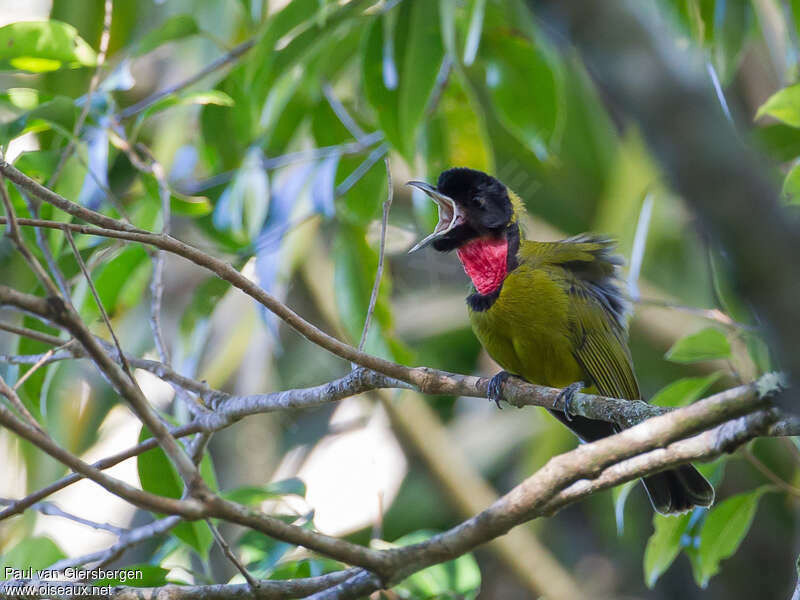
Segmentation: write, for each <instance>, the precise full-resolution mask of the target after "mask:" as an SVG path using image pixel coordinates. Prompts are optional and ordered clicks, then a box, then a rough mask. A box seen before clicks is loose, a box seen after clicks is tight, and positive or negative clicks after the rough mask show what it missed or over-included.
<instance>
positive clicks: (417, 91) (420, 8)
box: [398, 1, 444, 164]
mask: <svg viewBox="0 0 800 600" xmlns="http://www.w3.org/2000/svg"><path fill="white" fill-rule="evenodd" d="M443 58H444V47H443V46H442V36H441V34H440V33H439V3H438V2H434V1H429V2H428V1H426V2H413V3H411V15H410V22H409V30H408V39H407V41H406V49H405V55H404V56H403V63H402V69H403V70H402V73H401V75H400V81H399V98H398V99H399V102H400V105H399V118H400V131H401V134H402V135H404V138H405V139H404V140H403V145H402V147H403V148H405V149H406V156H407V157H411V158H412V159H413V155H414V149H415V143H416V140H417V132H418V131H419V126H420V124H421V123H422V118H423V116H424V115H425V110H426V109H427V107H428V102H429V99H430V97H431V94H432V93H433V90H434V88H435V86H436V77H437V75H438V74H439V70H440V68H441V65H442V59H443ZM409 164H411V162H410V161H409Z"/></svg>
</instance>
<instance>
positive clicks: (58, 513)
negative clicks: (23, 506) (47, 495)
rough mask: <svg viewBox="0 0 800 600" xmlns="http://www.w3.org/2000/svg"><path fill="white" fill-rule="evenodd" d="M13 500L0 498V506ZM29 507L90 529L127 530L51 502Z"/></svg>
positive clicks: (123, 532)
mask: <svg viewBox="0 0 800 600" xmlns="http://www.w3.org/2000/svg"><path fill="white" fill-rule="evenodd" d="M14 502H16V501H15V500H11V499H9V498H0V506H8V505H11V504H14ZM31 508H32V509H33V510H35V511H37V512H40V513H42V514H43V515H48V516H53V517H63V518H65V519H69V520H70V521H75V522H76V523H80V524H81V525H86V526H87V527H91V528H92V529H99V530H102V531H108V532H109V533H113V534H114V535H124V534H125V533H127V531H128V530H127V529H123V528H121V527H117V526H116V525H111V524H110V523H98V522H97V521H90V520H88V519H84V518H83V517H79V516H78V515H74V514H72V513H69V512H67V511H65V510H62V509H60V508H59V507H58V506H56V505H55V504H53V503H52V502H37V503H36V504H33V505H32V506H31Z"/></svg>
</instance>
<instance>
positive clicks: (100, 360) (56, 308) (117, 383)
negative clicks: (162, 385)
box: [0, 286, 205, 512]
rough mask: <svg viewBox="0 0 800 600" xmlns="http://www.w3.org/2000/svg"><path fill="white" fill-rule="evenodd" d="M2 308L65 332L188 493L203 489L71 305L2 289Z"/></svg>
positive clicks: (186, 459)
mask: <svg viewBox="0 0 800 600" xmlns="http://www.w3.org/2000/svg"><path fill="white" fill-rule="evenodd" d="M3 304H8V305H12V306H17V307H18V308H21V309H24V310H27V311H29V312H31V313H34V314H38V315H41V316H43V317H46V318H49V319H51V320H53V321H55V322H57V323H59V324H60V325H61V326H63V327H64V328H65V329H67V330H68V331H69V332H70V333H71V334H72V335H73V336H74V337H75V339H76V340H77V341H78V342H80V344H81V345H82V346H83V347H84V349H85V350H86V352H87V354H88V356H90V357H91V358H92V360H93V362H94V363H95V364H96V365H97V368H98V369H99V370H100V371H101V372H102V373H103V374H104V375H105V376H106V377H107V378H108V379H109V381H110V382H111V384H112V385H113V386H114V388H115V389H116V390H117V392H118V393H119V394H120V395H121V396H122V397H123V398H125V399H126V400H127V401H128V403H129V404H130V405H131V407H132V408H133V410H134V411H135V412H136V414H137V416H138V417H139V418H140V419H141V421H142V422H143V423H144V424H145V425H146V426H147V428H148V429H149V430H150V431H151V432H152V433H153V436H154V437H156V438H157V439H158V441H159V445H161V447H162V448H163V449H164V452H165V453H166V454H167V456H168V457H169V458H170V459H171V460H172V461H173V463H174V464H175V467H176V468H177V470H178V473H179V474H180V475H181V477H182V479H183V480H184V482H185V483H186V485H187V487H189V488H190V489H191V488H192V487H197V488H200V489H202V488H204V487H205V483H204V482H203V479H202V477H201V476H200V474H199V473H198V472H197V469H196V468H195V466H194V465H193V464H192V462H191V461H190V460H189V457H188V456H187V455H186V453H185V452H184V451H183V448H182V447H181V446H180V445H179V444H178V442H177V441H175V438H173V437H172V435H171V434H170V433H169V430H168V429H167V427H166V426H165V425H164V423H162V422H161V419H160V418H159V417H158V415H157V414H156V412H155V411H154V410H153V408H152V407H151V406H150V404H149V403H148V401H147V399H146V398H145V397H144V394H143V393H142V390H141V389H139V386H138V384H137V383H136V381H135V379H133V377H129V376H128V375H126V373H125V372H124V371H123V370H122V369H120V367H119V366H118V365H117V364H116V363H115V362H114V360H113V359H112V358H111V357H110V356H109V355H108V353H107V352H106V350H105V348H104V347H103V346H102V345H101V344H100V343H99V342H98V341H97V339H95V337H94V335H92V333H91V332H90V331H89V330H88V328H87V327H86V326H85V325H84V323H83V321H81V318H80V316H79V315H78V314H77V313H76V312H75V309H74V308H73V307H72V306H71V305H69V304H66V303H65V302H64V301H63V300H62V299H61V298H60V297H58V296H52V297H50V298H47V299H44V298H38V297H36V296H30V295H27V294H21V293H19V292H17V291H15V290H13V289H11V288H8V287H6V286H0V305H3ZM40 447H41V446H40ZM73 458H74V457H73ZM59 460H61V458H59ZM86 466H88V465H86ZM76 470H79V469H76ZM84 474H85V473H84ZM161 512H169V511H161Z"/></svg>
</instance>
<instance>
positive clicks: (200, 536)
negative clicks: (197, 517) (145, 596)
mask: <svg viewBox="0 0 800 600" xmlns="http://www.w3.org/2000/svg"><path fill="white" fill-rule="evenodd" d="M150 437H152V436H151V434H150V432H149V431H148V430H147V429H146V428H145V427H142V430H141V433H140V434H139V441H140V442H143V441H144V440H146V439H148V438H150ZM136 467H137V470H138V472H139V482H140V483H141V485H142V489H143V490H145V491H148V492H150V493H152V494H157V495H159V496H164V497H166V498H180V497H181V494H182V492H183V482H182V481H181V478H180V476H179V475H178V472H177V471H176V470H175V467H174V466H173V465H172V462H170V460H169V459H168V458H167V455H166V454H164V451H163V450H162V449H161V448H153V449H152V450H148V451H147V452H144V453H142V454H140V455H139V457H138V458H137V459H136ZM200 475H202V477H203V480H204V481H205V482H206V483H207V484H208V486H209V487H210V488H211V489H212V490H216V489H217V478H216V475H215V473H214V465H213V464H212V463H211V456H210V455H209V453H208V452H206V453H205V454H204V455H203V459H202V460H201V461H200ZM170 533H171V534H172V535H174V536H175V537H177V538H178V539H180V540H181V541H183V542H185V543H186V544H188V545H189V546H191V547H192V548H194V550H196V551H197V553H198V554H199V555H200V557H201V558H203V559H204V560H205V559H207V558H208V551H209V549H210V548H211V544H212V542H213V541H214V538H213V535H212V533H211V530H210V529H209V528H208V525H207V524H206V523H205V521H183V522H181V523H179V524H178V525H177V526H176V527H175V528H174V529H172V531H171V532H170Z"/></svg>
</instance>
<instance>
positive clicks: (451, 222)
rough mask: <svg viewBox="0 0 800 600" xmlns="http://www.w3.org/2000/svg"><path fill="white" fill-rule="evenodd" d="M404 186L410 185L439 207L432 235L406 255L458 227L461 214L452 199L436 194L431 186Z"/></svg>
mask: <svg viewBox="0 0 800 600" xmlns="http://www.w3.org/2000/svg"><path fill="white" fill-rule="evenodd" d="M406 185H410V186H411V187H415V188H417V189H418V190H422V191H423V192H425V194H426V195H427V196H428V197H429V198H430V199H431V200H433V201H434V202H436V205H437V206H438V207H439V222H438V223H437V224H436V228H435V229H434V230H433V233H431V234H430V235H429V236H428V237H426V238H425V239H423V240H422V241H420V242H419V243H418V244H417V245H416V246H414V247H413V248H412V249H411V250H409V251H408V253H409V254H411V253H412V252H416V251H417V250H419V249H420V248H424V247H425V246H427V245H428V244H430V243H431V242H433V241H435V240H437V239H439V238H440V237H442V236H443V235H445V234H446V233H447V232H449V231H450V230H451V229H453V227H455V226H456V225H458V223H459V222H460V220H461V219H460V217H461V213H460V212H459V210H458V206H457V205H456V203H455V202H454V201H453V199H452V198H450V197H448V196H445V195H444V194H442V193H440V192H438V191H437V190H436V188H435V187H433V186H432V185H429V184H427V183H425V182H424V181H409V182H407V183H406Z"/></svg>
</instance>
